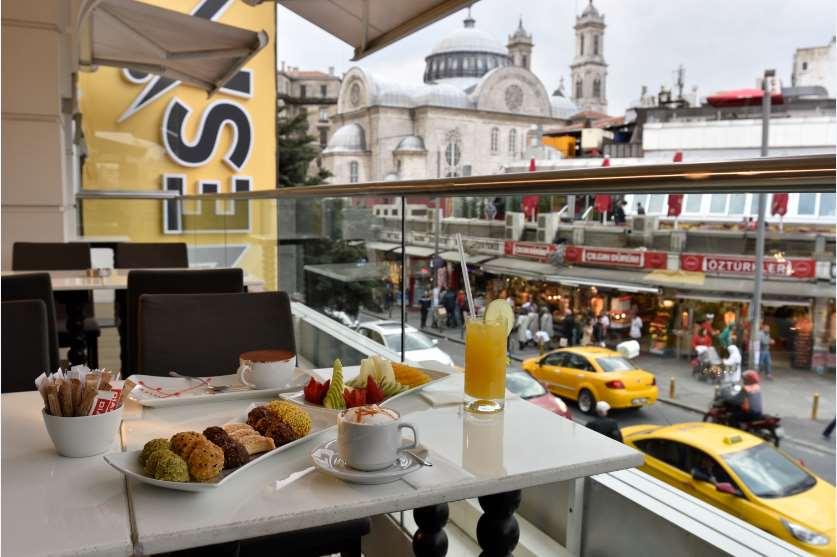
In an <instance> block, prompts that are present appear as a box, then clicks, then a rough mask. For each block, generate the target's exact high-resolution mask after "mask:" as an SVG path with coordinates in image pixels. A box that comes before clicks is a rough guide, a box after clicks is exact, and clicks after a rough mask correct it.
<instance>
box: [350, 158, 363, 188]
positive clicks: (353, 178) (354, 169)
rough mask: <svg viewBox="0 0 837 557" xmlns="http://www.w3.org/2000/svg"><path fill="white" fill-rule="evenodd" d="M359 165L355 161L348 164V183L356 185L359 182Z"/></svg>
mask: <svg viewBox="0 0 837 557" xmlns="http://www.w3.org/2000/svg"><path fill="white" fill-rule="evenodd" d="M358 167H359V165H358V163H357V161H352V162H350V163H349V183H351V184H357V183H358V181H359V180H360V175H359V168H358Z"/></svg>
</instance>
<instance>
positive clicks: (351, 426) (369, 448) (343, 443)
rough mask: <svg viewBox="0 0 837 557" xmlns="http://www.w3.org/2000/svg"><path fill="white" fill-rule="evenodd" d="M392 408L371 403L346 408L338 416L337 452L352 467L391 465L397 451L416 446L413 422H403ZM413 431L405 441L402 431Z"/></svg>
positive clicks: (384, 466) (369, 469) (375, 467)
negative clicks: (411, 439)
mask: <svg viewBox="0 0 837 557" xmlns="http://www.w3.org/2000/svg"><path fill="white" fill-rule="evenodd" d="M400 419H401V416H400V415H399V414H398V412H396V411H395V410H393V409H391V408H380V407H378V406H376V405H374V404H372V405H368V406H358V407H355V408H348V409H346V410H343V411H342V412H340V414H339V415H338V417H337V452H338V453H339V454H340V458H342V459H343V461H344V462H345V463H346V464H347V465H348V466H349V467H351V468H354V469H356V470H363V471H365V472H371V471H374V470H383V469H384V468H389V467H390V466H392V465H393V464H394V463H395V461H396V459H397V458H398V453H400V452H401V451H405V450H408V449H414V448H416V447H417V446H418V433H416V428H415V426H413V425H412V424H409V423H402V422H401V421H400ZM402 429H409V430H410V431H412V432H413V441H412V443H408V444H404V443H403V441H404V440H403V439H402V438H401V430H402Z"/></svg>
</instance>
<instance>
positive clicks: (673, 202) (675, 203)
mask: <svg viewBox="0 0 837 557" xmlns="http://www.w3.org/2000/svg"><path fill="white" fill-rule="evenodd" d="M682 211H683V194H682V193H678V194H669V196H668V216H670V217H679V216H680V213H681V212H682Z"/></svg>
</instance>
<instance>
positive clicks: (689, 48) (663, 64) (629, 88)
mask: <svg viewBox="0 0 837 557" xmlns="http://www.w3.org/2000/svg"><path fill="white" fill-rule="evenodd" d="M586 3H587V2H586V0H515V1H511V0H481V1H479V2H477V3H476V4H475V5H474V7H473V16H474V18H475V19H476V21H477V23H476V26H477V28H479V29H482V30H483V31H486V32H487V33H489V34H491V35H492V36H494V37H496V38H497V39H498V40H500V41H502V43H503V44H504V45H505V43H506V40H507V37H508V35H509V34H510V33H511V32H513V31H514V29H515V27H516V26H517V19H518V17H519V16H522V17H523V24H524V26H525V27H526V29H527V30H528V31H529V32H530V33H532V35H533V39H534V42H535V47H534V51H533V55H532V57H533V60H532V63H533V67H532V70H533V71H534V73H535V74H536V75H538V77H540V78H541V80H542V81H543V82H544V84H545V85H546V88H547V90H548V91H549V92H550V93H551V92H552V91H553V90H554V89H555V88H556V87H557V85H558V80H559V79H560V78H561V77H562V76H563V77H564V80H565V91H567V92H568V93H569V83H570V80H569V75H570V69H569V65H570V62H571V59H572V54H573V48H574V31H573V28H572V27H573V25H574V23H575V14H577V13H580V12H581V10H583V9H584V6H585V5H586ZM595 6H596V7H597V8H598V10H599V11H600V12H602V13H604V14H605V23H606V24H607V29H606V31H605V42H604V55H605V61H606V62H607V63H608V66H609V67H608V77H607V91H608V112H609V113H610V114H614V115H620V114H623V113H624V110H625V107H626V106H627V105H628V103H630V102H631V101H632V100H634V99H637V98H638V97H639V94H640V87H641V86H642V85H647V86H648V88H649V91H650V92H651V93H656V92H657V91H659V88H660V85H661V84H665V85H667V86H670V85H672V83H673V81H674V72H675V70H676V68H677V66H678V65H679V64H683V66H684V67H685V69H686V87H687V90H688V89H690V88H691V87H692V85H697V86H699V94H700V95H706V94H709V93H712V92H714V91H719V90H724V89H736V88H740V87H752V86H754V85H755V79H756V78H757V77H758V76H760V75H761V74H762V72H763V71H764V69H765V68H775V69H776V70H777V73H778V75H779V77H780V78H781V79H782V81H783V83H784V84H785V85H790V72H791V64H792V60H793V53H794V50H795V49H797V48H800V47H810V46H821V45H825V44H827V43H828V42H829V41H830V40H831V37H832V35H834V33H835V19H837V2H835V1H834V0H675V1H673V2H661V1H659V0H653V1H652V0H595ZM278 12H279V13H278V21H277V30H276V34H277V41H276V42H277V49H278V57H277V60H278V61H279V62H280V63H281V61H282V60H284V61H285V62H286V63H287V64H289V65H292V66H299V67H300V68H302V69H310V70H314V69H317V70H323V71H327V69H328V67H329V66H335V69H336V71H337V72H338V74H341V73H342V72H345V71H346V70H348V69H349V68H351V67H352V66H354V65H360V66H361V67H363V68H365V69H367V70H369V71H371V72H373V73H376V74H379V75H380V76H381V77H384V78H385V79H388V80H396V81H403V82H407V83H420V82H421V80H422V74H423V72H424V57H425V56H427V54H428V53H429V52H430V50H431V49H432V48H433V45H435V44H436V42H437V41H439V40H440V39H442V38H443V37H445V36H447V35H448V34H449V33H451V32H452V31H453V30H455V29H456V28H458V27H461V26H462V20H463V19H464V17H465V13H466V12H465V10H463V11H460V12H457V13H455V14H453V15H451V16H449V17H447V18H445V19H444V20H442V21H439V22H437V23H435V24H434V25H431V26H429V27H425V28H424V29H422V30H421V31H419V32H417V33H415V34H413V35H411V36H409V37H407V38H406V39H403V40H401V41H399V42H398V43H396V44H394V45H392V46H389V47H386V48H385V49H383V50H382V51H379V52H377V53H375V54H373V55H371V56H369V57H368V58H365V59H364V60H361V61H360V62H359V63H355V62H352V61H351V57H352V54H353V52H352V49H351V48H350V47H349V46H348V45H346V44H344V43H342V42H341V41H340V40H338V39H336V38H334V37H332V36H331V35H329V34H328V33H326V32H324V31H322V30H320V29H319V28H317V27H315V26H314V25H312V24H310V23H308V22H307V21H305V20H304V19H302V18H300V17H298V16H296V15H295V14H293V13H292V12H290V11H288V10H286V9H285V8H283V7H281V6H279V8H278ZM835 71H837V70H835Z"/></svg>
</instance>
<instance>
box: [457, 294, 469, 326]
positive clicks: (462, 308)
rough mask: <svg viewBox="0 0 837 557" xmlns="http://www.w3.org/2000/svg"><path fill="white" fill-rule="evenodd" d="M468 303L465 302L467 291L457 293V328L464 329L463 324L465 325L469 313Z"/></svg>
mask: <svg viewBox="0 0 837 557" xmlns="http://www.w3.org/2000/svg"><path fill="white" fill-rule="evenodd" d="M467 303H468V302H466V301H465V291H464V290H460V291H459V292H457V293H456V326H457V327H462V324H463V323H465V318H464V316H465V312H467V311H468V308H467V307H466V304H467Z"/></svg>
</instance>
